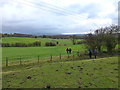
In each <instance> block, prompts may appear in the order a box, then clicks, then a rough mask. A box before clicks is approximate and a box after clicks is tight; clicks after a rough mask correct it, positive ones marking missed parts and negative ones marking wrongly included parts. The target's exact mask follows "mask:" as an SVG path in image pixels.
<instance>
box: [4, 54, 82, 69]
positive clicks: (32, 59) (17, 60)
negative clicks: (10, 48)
mask: <svg viewBox="0 0 120 90" xmlns="http://www.w3.org/2000/svg"><path fill="white" fill-rule="evenodd" d="M81 55H82V54H81ZM79 57H80V55H79V54H78V52H77V53H75V52H74V53H71V54H69V53H68V54H62V53H59V54H58V56H55V55H52V54H50V55H49V56H48V57H44V58H41V55H36V56H19V57H4V58H2V65H3V66H6V67H8V66H12V65H23V64H28V63H40V62H44V61H61V60H68V59H70V60H74V59H76V58H79Z"/></svg>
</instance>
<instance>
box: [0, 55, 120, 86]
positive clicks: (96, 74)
mask: <svg viewBox="0 0 120 90" xmlns="http://www.w3.org/2000/svg"><path fill="white" fill-rule="evenodd" d="M2 74H3V88H44V87H46V86H50V88H118V57H107V58H99V59H89V60H79V61H78V60H77V61H66V62H63V61H62V62H50V63H42V64H33V65H23V66H13V67H9V68H5V67H4V68H3V72H2Z"/></svg>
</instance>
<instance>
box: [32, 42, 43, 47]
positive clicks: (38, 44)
mask: <svg viewBox="0 0 120 90" xmlns="http://www.w3.org/2000/svg"><path fill="white" fill-rule="evenodd" d="M33 46H41V42H39V41H36V42H34V43H33Z"/></svg>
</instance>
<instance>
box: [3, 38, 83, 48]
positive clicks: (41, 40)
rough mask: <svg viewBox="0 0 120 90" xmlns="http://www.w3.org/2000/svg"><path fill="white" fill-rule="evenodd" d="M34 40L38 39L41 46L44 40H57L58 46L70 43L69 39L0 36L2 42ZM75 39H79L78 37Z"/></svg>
mask: <svg viewBox="0 0 120 90" xmlns="http://www.w3.org/2000/svg"><path fill="white" fill-rule="evenodd" d="M35 41H40V42H41V46H44V45H45V42H53V43H56V42H57V41H58V42H59V44H58V45H59V46H63V45H72V42H71V39H51V38H27V37H2V42H3V43H10V44H12V43H33V42H35ZM77 41H81V39H78V40H77Z"/></svg>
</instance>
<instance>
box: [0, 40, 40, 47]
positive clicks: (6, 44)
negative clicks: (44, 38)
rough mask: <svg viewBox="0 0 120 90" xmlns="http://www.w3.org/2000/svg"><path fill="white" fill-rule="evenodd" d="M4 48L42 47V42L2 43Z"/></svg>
mask: <svg viewBox="0 0 120 90" xmlns="http://www.w3.org/2000/svg"><path fill="white" fill-rule="evenodd" d="M1 46H2V47H34V46H41V42H39V41H36V42H33V43H28V44H27V43H12V44H10V43H1Z"/></svg>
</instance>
